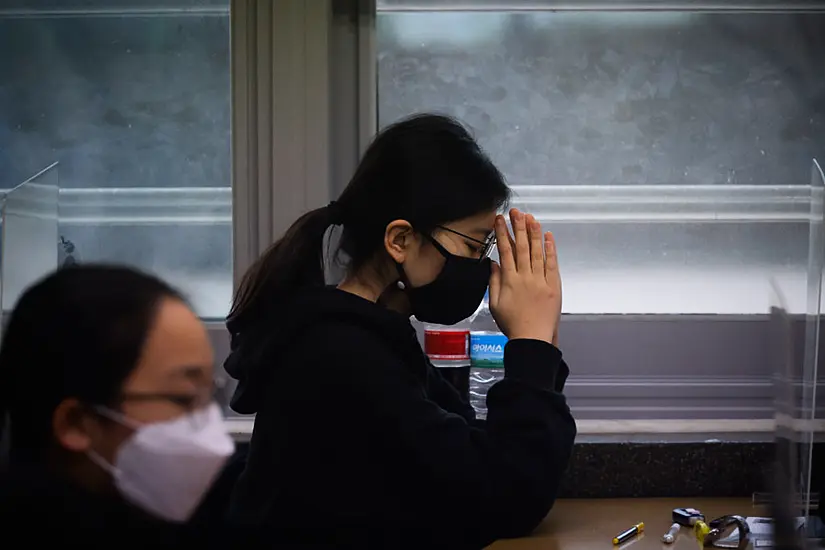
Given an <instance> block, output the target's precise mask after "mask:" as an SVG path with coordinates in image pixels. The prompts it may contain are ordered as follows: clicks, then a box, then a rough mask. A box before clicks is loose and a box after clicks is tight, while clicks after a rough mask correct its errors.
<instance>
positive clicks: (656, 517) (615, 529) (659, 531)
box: [491, 498, 765, 550]
mask: <svg viewBox="0 0 825 550" xmlns="http://www.w3.org/2000/svg"><path fill="white" fill-rule="evenodd" d="M680 507H692V508H698V509H699V510H701V511H702V512H703V513H704V514H705V516H706V517H707V518H708V519H713V518H716V517H718V516H723V515H725V514H739V515H742V516H756V515H764V514H765V511H764V510H761V509H756V508H754V507H753V506H752V504H751V500H750V499H724V498H722V499H715V498H704V499H703V498H696V499H690V498H680V499H669V498H661V499H656V498H652V499H646V498H643V499H604V500H602V499H588V500H560V501H558V502H557V503H556V505H555V507H554V508H553V511H552V512H551V513H550V516H549V517H548V518H547V519H546V520H545V521H544V523H542V525H541V526H540V527H539V528H538V530H537V531H536V532H535V533H534V534H533V536H531V537H528V538H523V539H517V540H508V541H501V542H498V543H496V544H494V545H493V546H491V549H492V550H507V549H518V548H524V549H526V548H541V549H547V550H555V549H559V550H600V549H604V550H608V549H612V548H618V549H620V550H626V549H631V550H650V549H653V548H655V549H656V550H685V549H690V550H698V549H699V548H700V546H699V543H698V542H697V540H696V538H695V537H694V536H693V530H691V529H688V528H686V527H682V530H681V531H680V533H679V535H678V537H677V540H676V542H675V543H674V544H664V543H663V542H662V535H664V534H665V533H666V532H667V530H668V529H669V528H670V526H671V524H672V521H671V512H672V510H673V509H674V508H680ZM639 522H644V524H645V536H644V537H637V538H636V539H631V540H630V541H628V542H626V543H625V544H623V545H621V546H613V543H612V540H613V537H615V536H616V535H617V534H619V533H620V532H622V531H624V530H625V529H627V528H629V527H632V526H633V525H635V524H637V523H639ZM634 540H635V542H634Z"/></svg>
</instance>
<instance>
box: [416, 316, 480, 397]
mask: <svg viewBox="0 0 825 550" xmlns="http://www.w3.org/2000/svg"><path fill="white" fill-rule="evenodd" d="M469 345H470V329H469V326H468V325H467V324H466V322H462V323H459V324H458V325H454V326H441V325H426V326H425V327H424V353H426V354H427V357H429V358H430V362H431V363H432V364H433V366H434V367H436V368H438V369H439V370H440V372H441V375H442V376H444V378H445V379H446V380H447V381H448V382H449V383H450V384H452V385H453V387H454V388H455V389H456V390H458V393H460V394H461V397H462V398H463V399H464V400H465V401H469V400H470V351H469V349H470V348H469Z"/></svg>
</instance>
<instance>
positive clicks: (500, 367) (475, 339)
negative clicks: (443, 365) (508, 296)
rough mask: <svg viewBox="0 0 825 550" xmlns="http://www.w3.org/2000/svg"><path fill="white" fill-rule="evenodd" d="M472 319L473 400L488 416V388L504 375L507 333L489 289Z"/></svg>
mask: <svg viewBox="0 0 825 550" xmlns="http://www.w3.org/2000/svg"><path fill="white" fill-rule="evenodd" d="M469 322H470V404H471V405H472V406H473V408H474V409H475V411H476V417H478V418H482V419H483V418H487V391H489V389H490V388H492V387H493V385H494V384H495V383H496V382H498V381H499V380H501V379H502V378H504V346H505V345H506V344H507V337H506V336H504V335H503V334H502V333H501V332H500V331H499V330H498V326H497V325H496V322H495V320H493V315H492V314H491V313H490V295H489V291H488V292H487V294H485V295H484V300H482V302H481V305H480V306H479V307H478V310H477V311H476V312H475V314H473V316H472V317H470V319H469Z"/></svg>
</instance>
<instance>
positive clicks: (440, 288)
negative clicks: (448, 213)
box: [398, 237, 492, 325]
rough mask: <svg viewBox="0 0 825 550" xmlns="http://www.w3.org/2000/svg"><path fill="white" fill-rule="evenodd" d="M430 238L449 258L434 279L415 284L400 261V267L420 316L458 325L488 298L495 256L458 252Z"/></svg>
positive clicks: (409, 294)
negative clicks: (452, 251) (485, 294)
mask: <svg viewBox="0 0 825 550" xmlns="http://www.w3.org/2000/svg"><path fill="white" fill-rule="evenodd" d="M430 242H432V244H433V246H435V248H436V250H438V251H439V252H440V253H441V255H442V256H444V258H445V259H446V260H447V261H446V262H444V267H443V268H442V269H441V273H439V274H438V277H436V278H435V280H434V281H433V282H431V283H429V284H426V285H424V286H420V287H417V288H416V287H411V286H410V285H409V283H407V278H406V276H405V275H404V269H403V267H401V265H400V264H398V271H399V273H400V274H401V279H402V281H404V283H405V284H406V285H407V287H406V292H407V296H408V298H409V300H410V307H411V308H412V314H413V315H415V317H416V319H418V320H419V321H422V322H425V323H435V324H438V325H454V324H456V323H458V322H459V321H462V320H464V319H466V318H467V317H469V316H470V315H472V314H473V313H475V311H476V309H478V305H479V304H480V303H481V300H483V299H484V293H485V292H487V287H488V286H489V284H490V273H491V271H492V267H491V266H492V260H490V258H484V259H481V260H479V259H478V258H465V257H463V256H456V255H455V254H451V253H450V252H448V251H447V250H446V249H445V248H444V247H443V246H441V244H439V243H438V241H436V240H435V239H433V238H431V237H430Z"/></svg>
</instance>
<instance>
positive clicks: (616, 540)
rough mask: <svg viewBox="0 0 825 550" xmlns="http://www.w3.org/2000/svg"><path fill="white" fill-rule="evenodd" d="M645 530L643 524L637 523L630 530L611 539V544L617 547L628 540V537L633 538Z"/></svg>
mask: <svg viewBox="0 0 825 550" xmlns="http://www.w3.org/2000/svg"><path fill="white" fill-rule="evenodd" d="M644 530H645V524H644V523H643V522H639V523H637V524H636V525H634V526H633V527H631V528H630V529H628V530H626V531H622V532H621V533H619V534H618V535H616V536H615V537H613V544H614V545H618V544H621V543H623V542H624V541H626V540H628V539H629V538H630V537H635V536H636V535H638V534H639V533H641V532H642V531H644Z"/></svg>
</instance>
